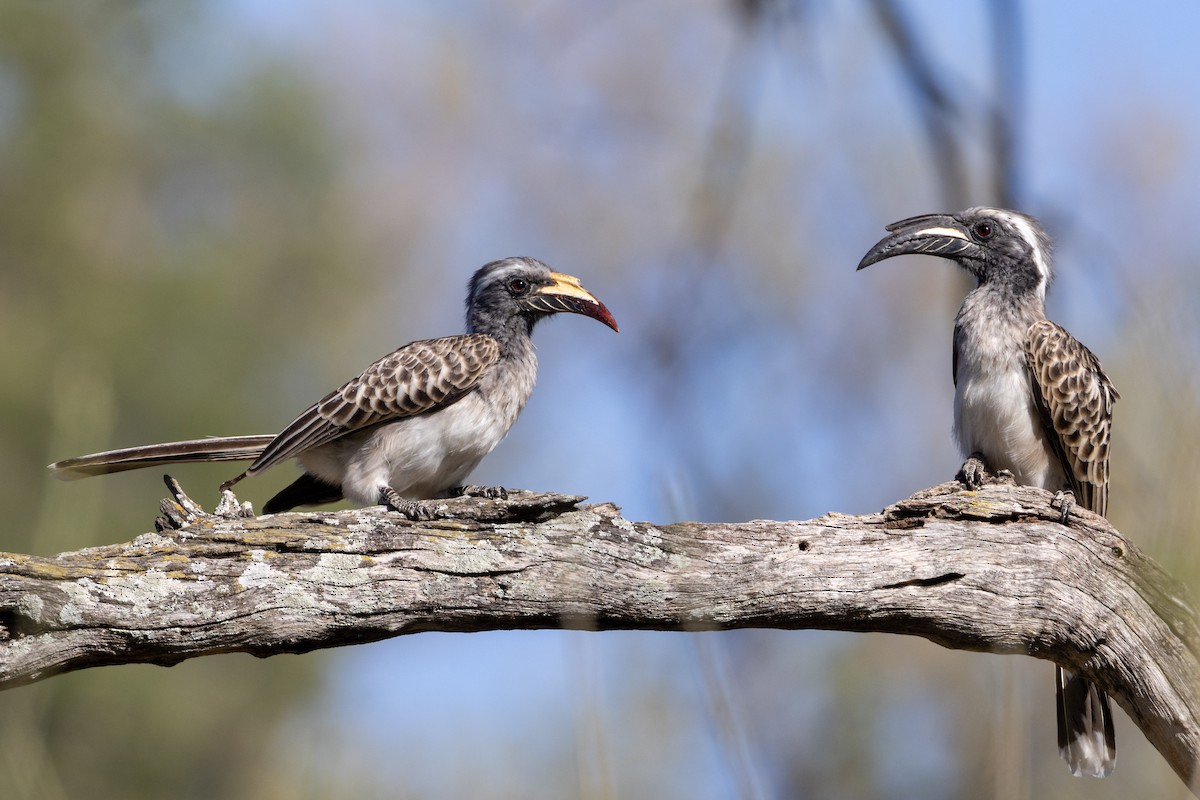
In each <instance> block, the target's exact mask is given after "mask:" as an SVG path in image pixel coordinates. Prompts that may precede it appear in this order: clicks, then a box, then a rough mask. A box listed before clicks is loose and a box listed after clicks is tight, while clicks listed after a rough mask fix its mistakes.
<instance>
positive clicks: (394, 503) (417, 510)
mask: <svg viewBox="0 0 1200 800" xmlns="http://www.w3.org/2000/svg"><path fill="white" fill-rule="evenodd" d="M379 504H380V505H381V506H383V507H384V508H387V509H388V510H390V511H395V512H396V513H398V514H403V515H404V516H406V517H408V518H409V519H411V520H413V521H414V522H415V521H417V520H422V519H433V517H434V513H433V509H431V508H430V507H429V506H427V505H426V504H425V503H421V502H418V501H416V500H406V499H404V498H403V497H401V496H400V493H399V492H397V491H396V490H395V489H393V488H392V487H390V486H384V487H382V488H380V490H379Z"/></svg>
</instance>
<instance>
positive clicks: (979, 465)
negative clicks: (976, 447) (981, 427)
mask: <svg viewBox="0 0 1200 800" xmlns="http://www.w3.org/2000/svg"><path fill="white" fill-rule="evenodd" d="M954 477H955V479H956V480H957V481H959V482H960V483H961V484H962V485H964V486H966V487H967V488H968V489H978V488H979V487H980V486H983V484H984V482H985V481H987V479H988V471H987V466H986V465H985V464H984V463H983V454H982V453H972V454H971V457H970V458H968V459H967V460H966V461H964V462H963V465H962V466H961V467H959V468H958V474H957V475H955V476H954Z"/></svg>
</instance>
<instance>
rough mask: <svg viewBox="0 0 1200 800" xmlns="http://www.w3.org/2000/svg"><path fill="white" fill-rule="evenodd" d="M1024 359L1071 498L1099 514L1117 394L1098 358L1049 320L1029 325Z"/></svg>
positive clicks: (1105, 497) (1102, 509) (1105, 504)
mask: <svg viewBox="0 0 1200 800" xmlns="http://www.w3.org/2000/svg"><path fill="white" fill-rule="evenodd" d="M1025 358H1026V361H1027V363H1028V365H1029V372H1030V376H1031V377H1032V378H1033V394H1034V399H1035V400H1036V401H1037V404H1038V407H1039V408H1040V409H1041V414H1042V424H1043V425H1045V426H1046V430H1047V431H1048V432H1050V433H1051V434H1052V441H1053V442H1054V443H1055V449H1056V450H1057V451H1058V455H1059V458H1060V459H1061V461H1062V463H1063V468H1064V469H1065V470H1066V472H1067V476H1068V478H1069V479H1070V481H1071V489H1072V491H1073V492H1074V493H1075V499H1076V500H1077V501H1078V502H1079V503H1081V504H1082V505H1084V506H1086V507H1087V508H1089V509H1090V510H1092V511H1095V512H1096V513H1097V514H1101V515H1103V514H1104V512H1105V511H1106V510H1107V508H1108V440H1109V435H1110V433H1111V431H1112V413H1113V405H1114V404H1115V403H1116V401H1117V399H1118V398H1119V397H1120V395H1118V394H1117V390H1116V389H1114V388H1113V385H1112V381H1110V380H1109V379H1108V376H1107V375H1105V374H1104V368H1103V367H1101V366H1100V359H1098V358H1096V356H1095V355H1093V354H1092V351H1091V350H1088V349H1087V348H1086V347H1084V346H1083V345H1082V344H1080V343H1079V341H1078V340H1077V339H1076V338H1075V337H1074V336H1072V335H1071V334H1069V333H1067V331H1066V330H1065V329H1063V328H1062V327H1061V326H1059V325H1056V324H1054V323H1053V322H1050V321H1049V320H1039V321H1038V322H1035V323H1034V324H1033V325H1031V326H1030V327H1029V333H1028V336H1027V337H1026V340H1025Z"/></svg>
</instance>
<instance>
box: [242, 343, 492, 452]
mask: <svg viewBox="0 0 1200 800" xmlns="http://www.w3.org/2000/svg"><path fill="white" fill-rule="evenodd" d="M499 358H500V345H499V343H498V342H497V341H496V340H495V339H493V338H492V337H490V336H485V335H483V334H478V333H468V334H464V335H462V336H447V337H445V338H442V339H425V340H422V341H418V342H413V343H412V344H407V345H405V346H404V347H401V348H400V349H399V350H397V351H395V352H394V353H391V354H390V355H386V356H384V357H383V358H381V359H379V360H378V361H376V362H375V363H374V364H372V365H371V366H369V367H367V368H366V369H365V370H364V371H363V373H362V374H361V375H359V376H358V377H357V378H354V379H353V380H351V381H349V382H348V383H346V384H345V385H344V386H342V387H341V388H340V389H337V390H335V391H333V392H330V393H329V394H328V395H326V396H325V397H324V398H323V399H322V400H321V401H320V402H318V403H316V404H315V405H313V406H312V407H310V408H309V409H308V410H307V411H305V412H304V413H303V414H301V415H300V416H298V417H296V419H295V421H293V422H292V424H291V425H288V426H287V427H286V428H284V430H283V431H282V432H281V433H280V434H279V435H278V436H276V437H275V438H274V439H273V440H272V441H271V443H270V444H269V445H267V447H266V449H265V450H263V452H262V455H261V456H259V457H258V460H257V461H255V462H254V463H253V464H252V465H251V466H250V469H248V470H246V472H247V474H251V475H252V474H254V473H257V472H262V471H263V470H265V469H267V468H268V467H272V466H274V465H275V464H278V463H280V462H282V461H286V460H287V459H289V458H292V457H293V456H296V455H299V454H300V453H302V452H304V451H305V450H308V449H310V448H313V447H316V446H318V445H322V444H325V443H326V442H330V441H333V440H334V439H336V438H338V437H339V436H345V435H346V434H347V433H350V432H352V431H357V430H361V429H362V428H366V427H368V426H371V425H378V424H379V423H381V422H388V421H389V420H394V419H401V418H403V417H411V416H414V415H416V414H421V413H424V412H426V411H433V410H435V409H438V408H443V407H445V406H448V405H450V404H451V403H454V402H455V401H457V400H458V399H460V398H461V397H463V396H464V395H465V394H466V393H467V392H469V391H470V390H471V389H472V388H473V387H474V386H475V384H476V383H477V382H478V381H479V378H480V376H481V375H483V373H484V371H485V370H486V369H487V368H488V367H490V366H491V365H492V364H495V363H496V361H497V360H498V359H499Z"/></svg>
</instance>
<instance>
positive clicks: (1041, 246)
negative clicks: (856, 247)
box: [858, 208, 1051, 295]
mask: <svg viewBox="0 0 1200 800" xmlns="http://www.w3.org/2000/svg"><path fill="white" fill-rule="evenodd" d="M887 229H888V231H890V232H891V235H889V236H885V237H884V238H883V239H880V240H879V242H878V243H877V244H876V245H875V246H874V247H872V248H871V249H870V250H869V251H867V254H866V255H865V256H863V258H862V261H860V262H858V268H859V269H863V268H864V267H869V266H871V265H872V264H876V263H878V262H880V261H883V260H884V259H885V258H891V257H892V256H902V255H907V254H910V253H919V254H924V255H930V256H941V257H942V258H948V259H950V260H952V261H956V262H958V265H959V266H960V267H962V268H963V269H965V270H966V271H967V272H970V273H971V274H972V275H974V276H975V280H976V281H978V282H979V283H980V284H981V285H982V284H985V283H1000V284H1003V285H1005V286H1008V287H1011V288H1013V289H1015V290H1018V291H1034V292H1037V293H1039V294H1041V295H1045V292H1046V288H1047V286H1048V285H1049V283H1050V279H1051V271H1050V240H1049V238H1048V237H1047V236H1046V232H1045V231H1044V230H1042V226H1041V225H1039V224H1038V222H1037V220H1035V219H1034V218H1033V217H1030V216H1028V215H1026V214H1022V213H1020V212H1018V211H1009V210H1007V209H1000V208H968V209H967V210H966V211H962V212H959V213H957V214H925V215H923V216H919V217H910V218H908V219H903V220H900V221H899V222H893V223H892V224H891V225H888V226H887Z"/></svg>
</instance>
